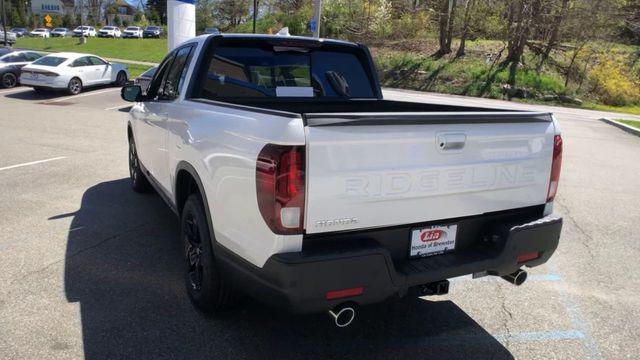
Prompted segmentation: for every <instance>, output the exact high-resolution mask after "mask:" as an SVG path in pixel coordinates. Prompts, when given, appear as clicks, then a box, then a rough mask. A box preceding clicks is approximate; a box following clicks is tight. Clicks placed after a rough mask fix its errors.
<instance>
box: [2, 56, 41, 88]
mask: <svg viewBox="0 0 640 360" xmlns="http://www.w3.org/2000/svg"><path fill="white" fill-rule="evenodd" d="M0 54H1V53H0ZM41 57H42V55H41V54H39V53H37V52H35V51H11V52H8V53H6V54H4V55H0V87H3V88H12V87H14V86H17V85H18V84H19V78H20V69H21V68H22V67H23V66H25V65H28V64H29V63H31V62H32V61H35V60H38V59H39V58H41Z"/></svg>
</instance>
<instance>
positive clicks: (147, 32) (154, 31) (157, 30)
mask: <svg viewBox="0 0 640 360" xmlns="http://www.w3.org/2000/svg"><path fill="white" fill-rule="evenodd" d="M160 36H162V28H161V27H159V26H147V27H146V28H145V29H144V31H143V32H142V37H145V38H160Z"/></svg>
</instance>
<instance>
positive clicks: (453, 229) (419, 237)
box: [409, 225, 458, 257]
mask: <svg viewBox="0 0 640 360" xmlns="http://www.w3.org/2000/svg"><path fill="white" fill-rule="evenodd" d="M457 232H458V225H435V226H429V227H425V228H419V229H413V230H412V231H411V245H410V247H409V257H424V256H431V255H438V254H442V253H445V252H447V251H451V250H453V249H455V247H456V233H457Z"/></svg>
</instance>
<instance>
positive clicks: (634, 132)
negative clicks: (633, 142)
mask: <svg viewBox="0 0 640 360" xmlns="http://www.w3.org/2000/svg"><path fill="white" fill-rule="evenodd" d="M600 121H602V122H605V123H607V124H609V125H613V126H615V127H617V128H620V129H622V130H624V131H626V132H628V133H630V134H632V135H635V136H640V130H639V129H636V128H634V127H632V126H629V125H626V124H623V123H621V122H619V121H615V120H612V119H609V118H600ZM639 123H640V121H639Z"/></svg>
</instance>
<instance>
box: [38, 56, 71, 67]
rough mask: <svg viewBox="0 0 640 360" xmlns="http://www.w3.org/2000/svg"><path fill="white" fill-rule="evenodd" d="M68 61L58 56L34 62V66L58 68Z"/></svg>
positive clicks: (42, 58) (46, 57)
mask: <svg viewBox="0 0 640 360" xmlns="http://www.w3.org/2000/svg"><path fill="white" fill-rule="evenodd" d="M65 61H67V59H66V58H63V57H58V56H45V57H41V58H40V59H38V60H36V61H34V62H33V63H32V64H33V65H42V66H58V65H60V64H62V63H63V62H65Z"/></svg>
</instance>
